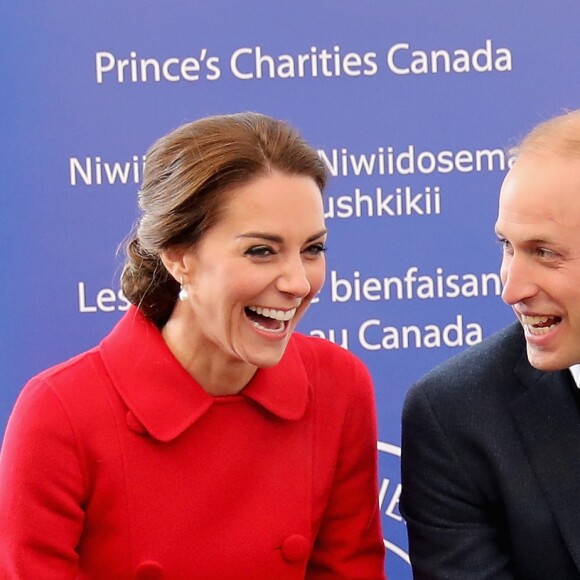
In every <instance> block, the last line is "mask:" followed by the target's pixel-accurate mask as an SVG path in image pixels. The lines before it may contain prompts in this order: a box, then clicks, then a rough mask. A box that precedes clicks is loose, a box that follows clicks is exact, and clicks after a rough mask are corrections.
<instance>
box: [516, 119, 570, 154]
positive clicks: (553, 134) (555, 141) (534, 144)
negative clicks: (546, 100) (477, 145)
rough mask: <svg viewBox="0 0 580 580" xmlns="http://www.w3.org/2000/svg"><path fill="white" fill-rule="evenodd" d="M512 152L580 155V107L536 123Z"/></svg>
mask: <svg viewBox="0 0 580 580" xmlns="http://www.w3.org/2000/svg"><path fill="white" fill-rule="evenodd" d="M510 153H511V154H513V155H516V156H519V155H523V154H524V153H555V154H557V155H564V156H566V157H580V109H578V110H575V111H568V112H566V113H563V114H561V115H558V116H556V117H552V118H551V119H548V120H547V121H544V122H542V123H540V124H539V125H536V126H535V127H534V128H533V129H532V130H531V131H530V132H529V133H528V134H527V135H526V136H525V137H524V138H523V139H522V141H521V143H520V144H519V145H518V146H516V147H514V148H513V149H511V150H510Z"/></svg>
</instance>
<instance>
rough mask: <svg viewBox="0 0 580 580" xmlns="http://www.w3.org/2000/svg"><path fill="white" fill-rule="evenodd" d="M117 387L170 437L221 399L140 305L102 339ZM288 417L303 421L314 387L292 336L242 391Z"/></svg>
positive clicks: (153, 431)
mask: <svg viewBox="0 0 580 580" xmlns="http://www.w3.org/2000/svg"><path fill="white" fill-rule="evenodd" d="M99 350H100V353H101V356H102V360H103V363H104V365H105V368H106V370H107V373H108V374H109V376H110V378H111V381H112V383H113V386H114V387H115V389H116V390H117V392H118V393H119V395H120V397H121V398H122V399H123V401H124V403H125V404H126V405H127V407H128V408H129V411H130V413H132V414H133V415H134V417H135V418H136V420H137V421H138V422H139V423H140V424H141V425H142V426H143V428H144V429H145V430H146V431H147V432H148V433H149V434H150V435H151V436H152V437H154V438H155V439H158V440H159V441H170V440H172V439H174V438H175V437H177V436H179V435H180V434H181V433H183V432H184V431H185V430H186V429H187V428H188V427H190V426H191V425H192V424H193V423H195V421H197V420H198V419H199V418H200V417H201V416H203V415H204V414H205V413H206V411H207V410H208V409H209V408H210V407H211V406H212V405H213V404H214V403H215V401H216V398H215V397H213V396H211V395H209V394H208V393H206V392H205V391H204V390H203V389H202V388H201V386H200V385H199V384H198V383H197V382H196V381H195V380H194V379H193V378H192V377H191V376H190V375H189V374H188V373H187V371H186V370H185V369H184V368H183V367H182V366H181V365H180V364H179V362H178V361H177V359H176V358H175V357H174V356H173V354H172V353H171V351H170V350H169V348H168V347H167V345H166V344H165V341H164V340H163V338H162V336H161V333H160V332H159V329H158V328H157V327H156V326H155V325H154V324H153V323H152V322H150V321H149V320H147V319H146V318H145V317H144V316H143V314H142V313H141V312H140V311H139V310H138V309H137V308H135V307H131V308H130V310H129V311H128V312H127V313H126V314H125V315H124V316H123V318H122V319H121V320H120V321H119V322H118V324H117V325H116V326H115V328H113V330H112V331H111V333H110V334H109V335H108V336H107V337H106V338H105V339H104V340H103V341H102V342H101V344H100V345H99ZM234 396H235V397H244V398H246V399H250V400H252V401H254V402H255V403H257V404H258V405H260V406H262V407H264V408H265V409H267V410H268V411H269V412H270V413H272V414H273V415H275V416H277V417H279V418H280V419H285V420H290V421H291V420H298V419H300V418H301V417H302V416H303V415H304V413H305V411H306V408H307V406H308V402H309V399H310V385H309V379H308V375H307V372H306V368H305V366H304V363H303V361H302V358H301V356H300V352H299V350H298V347H297V345H296V344H295V341H294V340H293V339H291V340H290V342H289V344H288V347H287V349H286V352H285V353H284V356H283V357H282V359H281V361H280V362H279V363H278V364H277V365H276V366H274V367H272V368H268V369H258V371H257V372H256V374H255V375H254V377H253V379H252V380H251V381H250V383H249V384H248V385H247V386H246V387H245V388H244V390H243V391H242V392H241V393H240V394H239V395H234Z"/></svg>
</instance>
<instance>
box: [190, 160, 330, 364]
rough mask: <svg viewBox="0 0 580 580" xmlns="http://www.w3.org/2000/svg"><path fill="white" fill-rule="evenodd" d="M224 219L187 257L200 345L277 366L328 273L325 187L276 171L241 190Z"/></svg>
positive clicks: (206, 350) (234, 195)
mask: <svg viewBox="0 0 580 580" xmlns="http://www.w3.org/2000/svg"><path fill="white" fill-rule="evenodd" d="M224 209H225V211H224V214H223V217H222V219H221V221H220V222H218V224H216V225H215V226H213V227H212V228H211V229H210V230H209V231H208V232H207V233H206V234H205V236H204V237H203V238H202V239H201V240H200V242H199V243H198V244H197V245H196V246H195V247H194V248H193V249H191V250H189V251H188V252H187V253H186V254H185V255H184V257H183V264H184V267H185V272H184V274H185V275H184V276H183V282H184V284H186V286H187V289H188V292H189V299H188V300H187V302H185V303H183V304H180V308H182V311H183V310H186V311H187V310H189V309H187V308H185V309H183V307H187V306H189V307H190V309H191V311H190V312H188V314H187V315H188V316H192V325H191V327H192V329H193V337H195V338H194V342H197V344H193V346H194V348H196V350H197V347H201V348H203V349H204V354H206V355H208V356H211V353H214V354H217V355H218V357H220V356H224V355H225V356H226V358H231V359H233V360H235V361H244V362H246V363H249V364H250V365H254V366H256V367H269V366H272V365H275V364H276V363H277V362H278V361H279V360H280V358H281V357H282V355H283V353H284V350H285V348H286V345H287V344H288V340H289V338H290V335H291V333H292V331H293V330H294V328H295V327H296V324H297V323H298V321H299V320H300V318H301V317H302V315H303V314H304V312H305V311H306V309H307V308H308V306H309V304H310V302H311V301H312V299H313V298H314V296H315V295H316V294H317V293H318V292H319V290H320V288H321V287H322V284H323V283H324V277H325V258H324V242H325V240H326V228H325V225H324V216H323V205H322V196H321V192H320V189H319V188H318V186H317V185H316V183H315V182H314V180H313V179H312V178H310V177H304V176H290V175H286V174H284V173H280V172H276V171H274V172H273V173H271V174H268V175H267V176H264V177H260V178H258V179H256V180H255V181H253V182H251V183H249V184H247V185H244V186H242V187H239V188H237V189H234V190H233V191H232V192H231V194H230V196H229V201H228V202H227V205H226V207H225V208H224Z"/></svg>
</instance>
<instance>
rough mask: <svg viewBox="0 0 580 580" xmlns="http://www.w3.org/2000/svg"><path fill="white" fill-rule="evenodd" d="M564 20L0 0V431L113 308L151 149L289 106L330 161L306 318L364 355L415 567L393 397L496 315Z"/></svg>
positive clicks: (518, 7)
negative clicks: (503, 264) (525, 151)
mask: <svg viewBox="0 0 580 580" xmlns="http://www.w3.org/2000/svg"><path fill="white" fill-rule="evenodd" d="M578 22H580V3H578V2H577V1H572V0H553V1H551V2H549V3H548V2H534V3H531V2H528V1H525V0H487V1H486V2H465V0H461V1H460V0H445V1H444V2H438V3H437V5H436V7H434V6H433V3H432V2H428V1H426V0H409V1H407V2H386V1H379V0H360V1H359V2H347V1H345V0H339V1H336V0H335V1H330V0H318V1H316V2H312V1H311V0H310V1H306V0H295V1H294V2H285V3H282V2H257V1H248V2H243V3H234V2H231V1H228V0H212V2H203V1H200V2H195V3H192V2H189V1H187V2H186V1H176V0H174V1H169V2H152V1H147V0H141V1H139V2H136V1H134V0H127V1H125V2H122V3H119V2H110V1H107V0H105V1H104V2H99V3H79V2H73V1H72V0H61V1H60V2H58V3H53V2H51V3H44V2H38V1H36V2H34V1H30V0H23V1H21V2H18V3H16V2H4V3H3V5H2V7H0V39H1V40H0V42H1V43H2V49H3V50H2V68H1V74H2V79H1V87H2V90H1V93H0V116H1V119H2V124H1V126H2V132H1V134H0V147H1V151H0V153H1V155H0V164H1V172H0V180H1V183H2V211H1V212H0V220H1V223H0V226H1V227H0V235H1V240H0V241H1V245H0V255H1V257H2V272H3V283H2V285H1V290H0V292H1V296H0V298H1V300H0V304H1V308H2V326H1V328H2V330H1V331H0V337H1V341H2V343H1V344H2V348H1V352H0V362H1V370H2V377H3V380H2V384H1V390H0V433H2V432H3V428H4V425H5V422H6V420H7V418H8V415H9V412H10V409H11V408H12V405H13V403H14V400H15V398H16V396H17V394H18V392H19V390H20V389H21V387H22V386H23V384H24V383H25V382H26V380H27V379H28V378H30V377H31V376H32V375H33V374H35V373H37V372H38V371H40V370H41V369H43V368H45V367H47V366H49V365H52V364H54V363H56V362H59V361H61V360H63V359H65V358H68V357H70V356H72V355H73V354H76V353H78V352H79V351H81V350H84V349H86V348H89V347H91V346H93V345H94V344H95V343H96V342H98V341H99V340H100V338H101V337H103V336H104V335H105V334H106V333H107V331H108V330H109V329H110V328H111V327H112V326H113V325H114V323H115V322H116V321H117V320H118V319H119V317H120V316H121V314H122V311H123V309H124V308H125V307H126V303H125V302H124V301H123V299H122V297H119V295H118V274H119V268H120V264H121V259H120V257H117V255H116V251H117V247H118V245H119V244H120V243H121V241H122V240H123V238H124V236H125V235H126V234H127V232H128V231H129V229H130V228H131V226H132V224H133V222H134V220H135V217H136V192H137V189H138V182H139V179H140V172H141V168H142V161H143V155H144V153H145V151H146V149H147V148H148V146H149V145H150V144H151V143H152V142H153V141H154V140H155V139H157V138H158V137H160V136H161V135H163V134H165V133H167V132H168V131H169V130H171V129H173V128H175V127H177V126H178V125H180V124H182V123H183V122H187V121H190V120H193V119H196V118H198V117H201V116H206V115H210V114H218V113H230V112H237V111H241V110H255V111H260V112H263V113H266V114H270V115H273V116H275V117H279V118H282V119H285V120H288V121H290V122H291V123H292V124H293V125H295V126H296V127H297V128H298V129H299V130H300V131H301V132H302V134H303V135H304V136H305V137H306V138H307V140H308V141H309V142H310V143H311V144H312V145H313V146H315V147H316V148H317V149H318V150H319V151H320V155H321V156H322V158H323V159H324V160H325V162H326V163H327V165H328V168H329V170H330V171H331V173H332V174H333V177H332V180H331V183H330V187H329V190H328V193H327V197H326V201H325V203H326V213H327V220H328V227H329V230H330V236H329V241H328V245H329V252H328V278H327V283H326V286H325V288H324V290H323V291H322V293H321V295H320V299H319V301H318V303H317V304H314V305H313V307H312V308H311V310H310V312H309V314H308V315H307V317H306V319H305V320H304V321H303V323H302V324H301V330H302V331H303V332H306V333H311V334H315V335H318V336H326V337H328V338H330V339H331V340H334V341H335V342H338V343H340V344H342V345H343V346H345V347H347V348H349V349H350V350H352V351H353V352H355V353H356V354H357V355H359V356H360V357H361V358H362V359H363V360H364V361H365V362H366V363H367V365H368V366H369V368H370V369H371V372H372V374H373V377H374V381H375V386H376V398H377V406H378V421H379V433H380V441H379V442H378V448H379V452H380V468H381V473H380V482H379V483H380V502H381V510H382V512H383V518H382V521H383V529H384V536H385V541H386V542H387V545H388V548H389V556H388V559H387V570H388V573H389V577H390V579H391V580H399V579H400V580H405V579H408V578H410V569H409V565H408V563H407V561H408V558H407V554H406V552H407V542H406V534H405V525H404V523H403V522H402V520H401V517H400V514H399V510H398V496H399V493H400V479H399V451H400V450H399V445H400V411H401V405H402V400H403V397H404V394H405V392H406V390H407V388H408V387H409V385H410V384H411V383H412V382H413V381H415V380H416V379H417V378H418V377H419V376H420V375H422V374H423V373H425V372H426V371H427V370H428V369H430V368H431V367H433V366H434V365H435V364H437V363H438V362H440V361H442V360H444V359H446V358H448V357H449V356H451V355H453V354H455V353H457V352H459V351H460V350H462V349H464V348H466V347H467V346H469V345H470V344H473V343H474V342H477V341H479V340H481V338H483V337H486V336H488V335H489V334H491V333H492V332H494V331H495V330H497V329H499V328H500V327H502V326H504V325H505V324H506V323H508V322H509V321H511V320H512V315H511V313H510V311H509V309H508V308H507V307H506V306H504V305H503V303H502V302H501V300H500V298H499V292H500V288H499V283H498V278H497V271H498V266H499V250H498V249H497V248H496V245H495V242H494V236H493V224H494V220H495V212H496V203H497V193H498V190H499V186H500V184H501V180H502V178H503V176H504V175H505V172H506V168H507V166H508V164H509V156H507V155H506V154H505V150H506V148H508V147H509V146H510V145H512V144H514V143H515V142H516V141H517V139H518V137H521V136H522V135H523V134H524V133H525V132H527V131H528V130H529V129H530V128H531V127H532V126H533V125H535V124H536V123H537V122H539V121H541V120H543V119H545V118H547V117H550V116H552V115H555V114H558V113H560V112H562V111H563V110H564V109H572V108H577V107H579V106H580V34H578Z"/></svg>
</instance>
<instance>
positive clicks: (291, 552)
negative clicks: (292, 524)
mask: <svg viewBox="0 0 580 580" xmlns="http://www.w3.org/2000/svg"><path fill="white" fill-rule="evenodd" d="M309 555H310V544H309V542H308V540H307V539H306V538H305V537H304V536H301V535H300V534H292V535H291V536H288V537H287V538H286V539H285V540H284V542H283V543H282V557H283V558H284V560H286V561H287V562H301V561H304V560H306V559H307V558H308V556H309Z"/></svg>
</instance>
